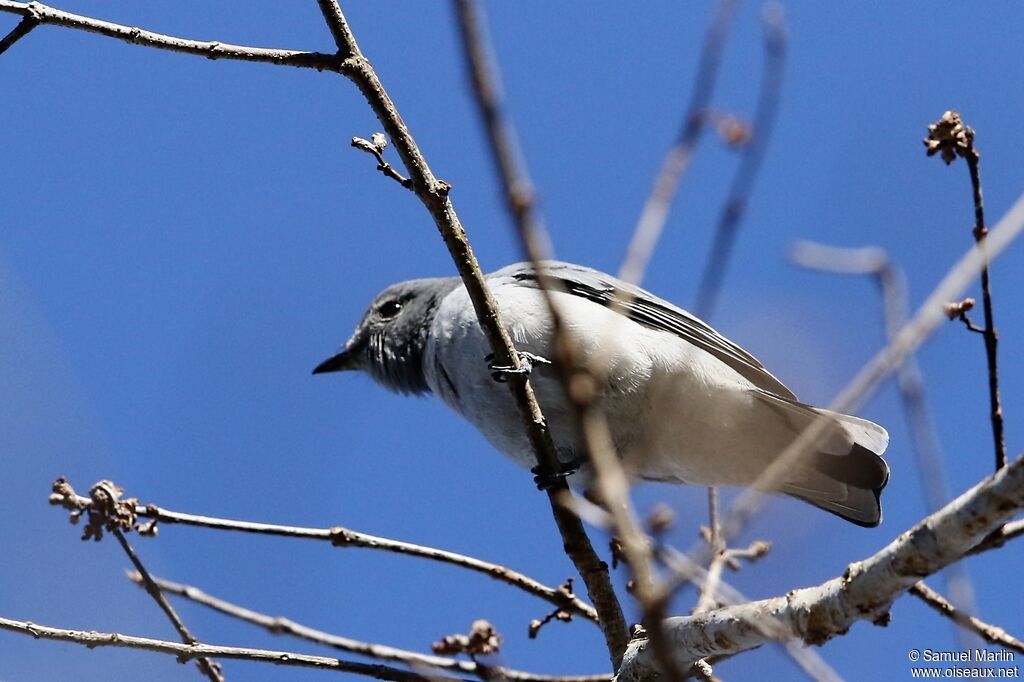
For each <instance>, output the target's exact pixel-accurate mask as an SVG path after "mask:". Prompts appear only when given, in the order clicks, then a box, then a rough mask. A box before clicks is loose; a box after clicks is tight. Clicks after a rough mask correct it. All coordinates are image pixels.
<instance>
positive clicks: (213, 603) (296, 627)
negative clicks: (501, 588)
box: [128, 573, 609, 682]
mask: <svg viewBox="0 0 1024 682" xmlns="http://www.w3.org/2000/svg"><path fill="white" fill-rule="evenodd" d="M128 577H129V578H130V579H131V580H132V581H134V582H135V583H136V584H141V576H139V574H137V573H129V574H128ZM153 580H154V581H155V582H156V584H157V585H159V586H160V589H161V590H162V591H164V592H166V593H168V594H174V595H177V596H180V597H182V598H184V599H188V600H189V601H193V602H195V603H197V604H202V605H203V606H206V607H208V608H210V609H213V610H214V611H217V612H219V613H222V614H224V615H227V616H231V617H232V618H237V619H239V620H242V621H245V622H247V623H252V624H253V625H258V626H259V627H262V628H264V629H266V630H267V631H269V632H271V633H273V634H275V635H280V634H285V635H291V636H293V637H297V638H299V639H304V640H306V641H308V642H312V643H314V644H320V645H322V646H327V647H331V648H334V649H340V650H342V651H348V652H351V653H354V654H360V655H362V656H369V657H370V658H376V659H378V660H381V661H389V662H393V663H401V664H403V665H408V666H411V667H413V668H430V669H432V670H440V671H444V672H446V673H451V674H458V673H463V674H467V675H475V676H477V677H480V678H483V679H493V678H495V677H496V678H499V679H505V680H509V681H510V682H607V680H608V679H609V676H608V675H571V676H562V675H538V674H535V673H529V672H523V671H521V670H512V669H509V668H499V667H490V666H484V665H480V664H478V663H477V662H476V661H460V660H456V659H454V658H445V657H443V656H431V655H429V654H421V653H418V652H415V651H407V650H405V649H397V648H395V647H391V646H386V645H383V644H372V643H369V642H361V641H358V640H354V639H350V638H348V637H341V636H339V635H334V634H331V633H329V632H323V631H322V630H316V629H314V628H311V627H309V626H306V625H302V624H301V623H296V622H295V621H293V620H289V619H288V618H281V617H275V616H268V615H267V614H265V613H260V612H258V611H253V610H252V609H247V608H245V607H244V606H238V605H237V604H232V603H231V602H229V601H226V600H224V599H220V598H218V597H214V596H213V595H210V594H207V593H206V592H204V591H202V590H200V589H198V588H196V587H193V586H191V585H182V584H180V583H175V582H171V581H170V580H164V579H162V578H154V579H153Z"/></svg>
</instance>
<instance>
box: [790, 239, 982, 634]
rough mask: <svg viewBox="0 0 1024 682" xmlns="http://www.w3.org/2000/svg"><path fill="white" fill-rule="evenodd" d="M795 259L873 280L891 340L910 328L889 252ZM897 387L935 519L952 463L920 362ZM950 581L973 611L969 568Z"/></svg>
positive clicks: (906, 366)
mask: <svg viewBox="0 0 1024 682" xmlns="http://www.w3.org/2000/svg"><path fill="white" fill-rule="evenodd" d="M790 258H791V259H792V260H793V261H794V262H795V263H797V264H798V265H800V266H802V267H805V268H808V269H813V270H822V271H825V272H833V273H839V274H848V275H868V276H870V277H872V278H873V279H874V280H875V283H876V284H877V285H878V289H879V291H880V293H881V294H882V311H883V317H884V321H885V333H886V337H887V339H892V337H893V336H894V335H895V334H896V332H897V331H899V329H900V327H901V326H902V325H903V323H904V322H906V318H907V302H908V300H909V296H908V294H907V281H906V277H905V276H904V274H903V271H902V269H901V268H900V267H899V266H898V265H896V264H895V263H893V262H892V260H891V259H890V258H889V254H887V253H886V252H885V251H884V250H883V249H881V248H876V247H867V248H859V249H847V248H837V247H830V246H824V245H821V244H816V243H814V242H809V241H802V242H798V243H797V244H795V245H794V246H793V248H792V249H791V250H790ZM896 384H897V386H898V388H899V392H900V402H901V403H902V405H903V410H904V413H905V414H906V418H907V423H908V424H909V426H910V432H911V435H912V437H913V442H914V448H913V451H914V455H915V456H916V458H917V473H918V479H919V480H920V481H921V487H922V489H923V493H924V498H925V504H926V506H927V509H928V512H929V513H931V512H934V511H935V510H936V509H939V508H940V507H942V505H943V504H945V503H946V501H947V500H949V486H948V484H947V477H946V458H945V455H944V454H943V452H942V445H941V443H940V442H939V435H938V431H937V429H936V428H935V420H934V419H933V418H932V414H931V411H930V410H929V409H928V404H927V401H926V400H925V390H924V376H923V374H922V372H921V368H920V366H919V365H918V363H917V358H916V356H914V355H910V356H908V357H907V359H906V361H905V362H904V363H903V364H902V365H901V366H900V368H899V370H898V371H897V372H896ZM944 578H945V583H946V588H947V589H948V590H949V593H950V595H952V597H953V599H954V601H955V602H956V603H957V604H959V605H960V606H962V607H964V608H967V609H968V610H972V611H973V610H974V588H973V586H972V585H971V580H970V576H969V575H968V574H967V568H966V567H965V566H963V565H962V564H956V565H954V566H952V567H950V570H949V571H947V573H946V575H945V576H944ZM958 633H959V631H958ZM961 644H963V645H964V646H965V647H968V646H969V645H970V642H967V641H962V642H961Z"/></svg>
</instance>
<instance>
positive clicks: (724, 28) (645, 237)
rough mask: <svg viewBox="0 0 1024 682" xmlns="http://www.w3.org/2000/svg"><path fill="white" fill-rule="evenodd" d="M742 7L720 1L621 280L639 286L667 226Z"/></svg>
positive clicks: (635, 231) (641, 214) (621, 273)
mask: <svg viewBox="0 0 1024 682" xmlns="http://www.w3.org/2000/svg"><path fill="white" fill-rule="evenodd" d="M738 5H739V2H738V0H718V3H717V6H716V8H715V16H714V18H713V19H712V20H711V24H710V25H709V26H708V30H707V33H706V34H705V36H704V47H703V49H702V50H701V54H700V62H699V63H698V65H697V77H696V79H695V80H694V82H693V90H692V92H691V93H690V103H689V104H688V105H687V107H686V113H685V114H684V115H683V125H682V130H680V132H679V137H678V138H677V139H676V142H675V144H673V145H672V147H671V148H670V149H669V150H668V153H667V154H666V155H665V158H664V160H662V162H661V168H660V169H659V170H658V175H657V176H656V177H655V179H654V186H653V187H652V188H651V194H650V196H648V197H647V201H646V202H645V203H644V207H643V211H641V213H640V218H639V220H638V221H637V224H636V229H635V230H634V231H633V238H632V239H631V240H630V242H629V247H628V249H627V251H626V258H625V260H624V262H623V263H622V267H621V268H620V269H619V277H620V278H621V279H624V280H626V281H627V282H632V283H634V284H639V283H640V280H641V279H642V278H643V273H644V270H646V269H647V263H648V262H649V261H650V259H651V255H652V254H653V253H654V248H655V246H657V243H658V239H659V238H660V237H661V232H662V230H663V229H664V227H665V221H666V220H667V218H668V212H669V209H670V208H671V207H672V202H673V200H674V199H675V196H676V192H677V191H678V190H679V183H680V182H681V181H682V179H683V175H685V174H686V170H687V168H689V166H690V160H691V159H692V158H693V152H694V150H695V149H696V148H697V141H698V140H699V139H700V133H701V131H702V130H703V129H704V122H705V121H704V118H705V115H706V110H707V108H708V105H709V104H710V103H711V95H712V94H713V93H714V90H715V82H716V81H717V80H718V65H719V63H720V62H721V60H722V50H723V48H724V47H725V39H726V37H727V35H728V33H729V28H730V26H731V25H732V20H733V16H734V15H735V14H736V8H737V6H738Z"/></svg>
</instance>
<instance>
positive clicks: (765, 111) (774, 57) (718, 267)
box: [695, 4, 786, 320]
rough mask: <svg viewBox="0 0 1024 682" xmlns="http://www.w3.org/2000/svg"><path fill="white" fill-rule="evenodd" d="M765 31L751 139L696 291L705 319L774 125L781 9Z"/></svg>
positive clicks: (769, 15)
mask: <svg viewBox="0 0 1024 682" xmlns="http://www.w3.org/2000/svg"><path fill="white" fill-rule="evenodd" d="M761 23H762V24H763V29H764V69H763V73H762V75H761V86H760V88H759V91H758V94H757V109H756V111H755V113H754V122H753V125H752V127H751V131H750V133H749V134H750V137H749V138H748V139H747V140H746V142H745V144H744V146H743V158H742V160H741V161H740V166H739V168H738V169H737V170H736V175H735V176H734V177H733V181H732V186H731V187H730V188H729V195H728V197H727V198H726V200H725V206H724V207H723V208H722V213H721V215H720V216H719V218H718V225H717V226H716V227H715V236H714V241H713V242H712V245H711V252H710V255H709V256H708V261H707V264H706V265H705V266H704V274H703V275H702V276H701V281H700V285H699V286H698V288H697V303H696V306H695V312H696V314H697V317H700V318H702V319H704V320H707V319H709V318H710V317H711V315H712V313H713V312H714V309H715V304H716V303H717V299H718V293H719V291H720V290H721V288H722V281H723V280H724V279H725V271H726V268H727V267H728V264H729V257H730V255H731V254H732V246H733V244H734V243H735V241H736V233H737V231H738V230H739V226H740V221H742V220H743V214H744V213H745V212H746V208H747V203H748V201H749V198H750V194H751V192H752V191H753V189H754V183H755V182H756V181H757V176H758V173H759V172H760V170H761V162H762V161H763V160H764V153H765V150H766V149H767V148H768V141H769V140H770V139H771V134H772V131H773V129H774V127H775V126H774V124H775V114H776V112H777V111H778V108H779V99H780V95H781V94H782V74H783V66H784V64H785V58H786V22H785V14H784V13H783V10H782V6H781V5H777V4H770V5H766V6H765V8H764V10H763V11H762V18H761Z"/></svg>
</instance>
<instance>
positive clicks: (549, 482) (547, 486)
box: [530, 457, 586, 492]
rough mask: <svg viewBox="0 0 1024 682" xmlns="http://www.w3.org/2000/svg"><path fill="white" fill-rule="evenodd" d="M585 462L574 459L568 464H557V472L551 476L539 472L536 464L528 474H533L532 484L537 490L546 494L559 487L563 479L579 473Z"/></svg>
mask: <svg viewBox="0 0 1024 682" xmlns="http://www.w3.org/2000/svg"><path fill="white" fill-rule="evenodd" d="M585 462H586V458H585V457H574V458H573V459H570V460H569V461H568V462H559V463H558V464H559V468H558V471H556V472H555V473H553V474H552V473H547V472H544V471H541V466H540V465H539V464H538V465H537V466H535V467H533V468H532V469H530V473H532V474H533V482H534V483H536V484H537V490H543V491H545V492H547V491H548V490H551V489H552V488H554V487H556V486H559V485H561V484H562V482H563V481H565V479H567V478H569V477H570V476H572V475H573V474H575V473H576V472H577V471H579V470H580V467H581V466H582V465H583V464H584V463H585Z"/></svg>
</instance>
